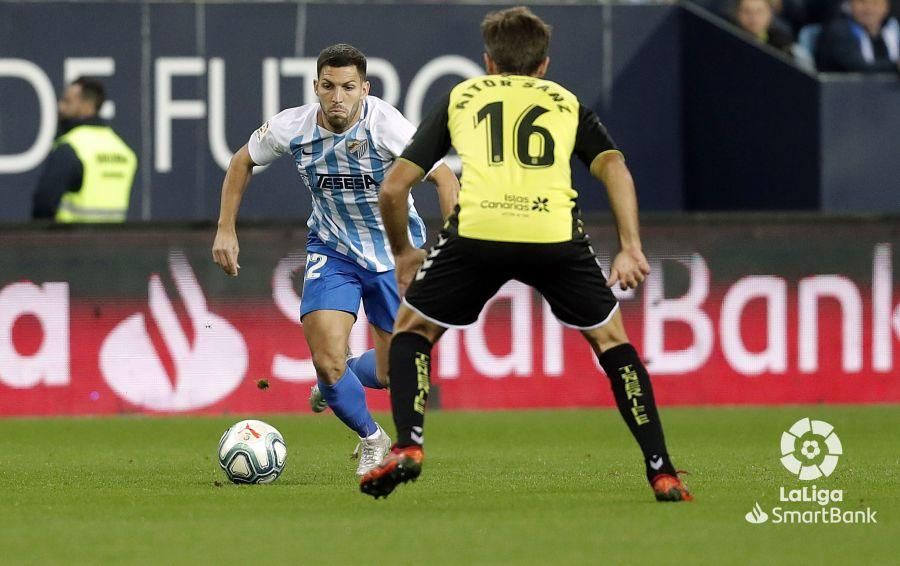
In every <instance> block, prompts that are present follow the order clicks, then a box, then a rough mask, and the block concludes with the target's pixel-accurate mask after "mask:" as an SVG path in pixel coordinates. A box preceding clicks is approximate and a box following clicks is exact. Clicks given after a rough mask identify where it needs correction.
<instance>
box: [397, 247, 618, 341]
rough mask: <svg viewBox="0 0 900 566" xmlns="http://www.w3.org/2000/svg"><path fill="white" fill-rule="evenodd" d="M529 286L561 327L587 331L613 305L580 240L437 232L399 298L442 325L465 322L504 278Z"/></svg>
mask: <svg viewBox="0 0 900 566" xmlns="http://www.w3.org/2000/svg"><path fill="white" fill-rule="evenodd" d="M511 279H516V280H518V281H521V282H522V283H525V284H526V285H530V286H531V287H534V288H535V289H536V290H537V291H538V292H539V293H540V294H541V295H543V296H544V298H545V299H546V300H547V302H548V303H549V304H550V307H551V309H552V310H553V314H554V315H555V316H556V318H557V319H559V321H560V322H561V323H563V324H565V325H566V326H571V327H574V328H578V329H581V330H589V329H592V328H597V327H599V326H602V325H603V324H605V323H606V322H608V321H609V320H610V318H612V315H613V313H615V311H616V310H617V308H618V306H619V304H618V302H617V301H616V298H615V296H613V293H612V291H611V290H610V289H609V288H608V287H607V286H606V277H605V276H604V275H603V272H602V270H601V269H600V264H598V263H597V258H596V257H595V256H594V250H593V248H591V245H590V243H589V242H588V241H587V240H586V239H579V240H574V241H569V242H561V243H558V244H526V243H516V242H492V241H488V240H474V239H471V238H463V237H460V236H457V235H455V234H448V233H446V232H442V233H441V235H440V238H439V239H438V242H437V244H435V245H434V247H433V248H431V250H430V251H429V253H428V257H427V259H426V260H425V262H424V263H423V264H422V267H421V268H420V269H419V271H418V273H416V277H415V279H414V280H413V282H412V284H411V285H410V286H409V289H408V290H407V292H406V296H405V297H404V299H403V301H404V302H405V303H406V305H407V306H408V307H411V308H412V309H413V310H414V311H416V312H417V313H419V314H420V315H422V316H424V317H425V318H426V319H428V320H430V321H431V322H434V323H436V324H439V325H441V326H443V327H458V326H468V325H470V324H473V323H474V322H476V321H477V320H478V315H479V313H481V309H482V308H484V305H485V303H487V302H488V300H489V299H490V298H491V297H493V296H494V295H495V294H496V293H497V291H498V290H499V289H500V287H502V286H503V284H504V283H506V282H507V281H509V280H511Z"/></svg>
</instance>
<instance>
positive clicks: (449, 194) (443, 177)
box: [426, 163, 459, 220]
mask: <svg viewBox="0 0 900 566" xmlns="http://www.w3.org/2000/svg"><path fill="white" fill-rule="evenodd" d="M426 179H427V180H428V181H430V182H432V183H434V186H435V189H436V190H437V194H438V202H439V203H440V205H441V216H442V217H443V218H444V220H447V218H449V217H450V215H451V214H453V209H454V208H456V203H457V202H458V201H459V179H457V178H456V174H455V173H453V170H452V169H450V168H449V167H447V165H446V164H444V163H441V164H440V165H438V166H437V167H435V168H434V171H432V172H431V174H430V175H428V176H427V177H426Z"/></svg>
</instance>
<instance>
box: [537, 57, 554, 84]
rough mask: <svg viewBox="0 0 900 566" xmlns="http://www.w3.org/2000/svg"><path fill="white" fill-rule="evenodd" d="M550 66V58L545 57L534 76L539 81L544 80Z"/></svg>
mask: <svg viewBox="0 0 900 566" xmlns="http://www.w3.org/2000/svg"><path fill="white" fill-rule="evenodd" d="M549 66H550V57H544V60H543V61H542V62H541V64H540V65H538V68H537V71H535V73H534V76H536V77H537V78H539V79H542V78H544V75H546V74H547V67H549Z"/></svg>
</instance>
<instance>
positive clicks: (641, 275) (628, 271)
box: [606, 249, 650, 291]
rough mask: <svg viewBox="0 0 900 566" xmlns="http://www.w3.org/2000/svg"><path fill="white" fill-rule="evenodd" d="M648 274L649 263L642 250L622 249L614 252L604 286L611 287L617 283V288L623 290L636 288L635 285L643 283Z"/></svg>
mask: <svg viewBox="0 0 900 566" xmlns="http://www.w3.org/2000/svg"><path fill="white" fill-rule="evenodd" d="M648 275H650V264H649V263H647V258H646V257H644V252H642V251H641V250H639V249H629V250H622V251H620V252H619V253H618V254H616V258H615V259H614V260H613V264H612V269H611V270H610V272H609V279H607V280H606V286H607V287H612V286H613V285H615V284H616V283H618V284H619V288H620V289H622V290H623V291H624V290H625V289H637V286H638V285H640V284H641V283H643V282H644V279H646V278H647V276H648Z"/></svg>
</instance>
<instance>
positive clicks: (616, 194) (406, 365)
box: [360, 7, 692, 501]
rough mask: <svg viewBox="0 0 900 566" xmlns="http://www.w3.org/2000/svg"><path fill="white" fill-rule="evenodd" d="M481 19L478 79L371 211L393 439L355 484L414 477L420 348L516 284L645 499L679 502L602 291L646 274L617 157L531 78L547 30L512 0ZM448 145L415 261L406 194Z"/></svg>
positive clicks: (541, 66)
mask: <svg viewBox="0 0 900 566" xmlns="http://www.w3.org/2000/svg"><path fill="white" fill-rule="evenodd" d="M481 27H482V34H483V36H484V42H485V48H486V53H485V54H484V60H485V65H486V67H487V71H488V75H487V76H482V77H476V78H473V79H469V80H466V81H464V82H462V83H460V84H459V85H457V86H456V87H455V88H453V90H451V91H450V93H449V94H448V95H446V96H445V97H444V98H443V99H442V100H441V102H440V103H439V104H438V105H437V106H436V107H435V108H434V109H433V110H432V111H431V113H430V114H429V115H428V116H427V117H426V118H425V119H424V120H423V122H422V124H421V125H420V126H419V129H418V131H417V132H416V134H415V136H414V137H413V139H412V141H411V142H410V144H409V145H408V146H407V148H406V149H405V150H404V152H403V154H402V156H401V158H400V159H398V160H397V162H396V163H395V165H394V167H393V168H392V169H391V171H390V172H389V173H388V176H387V179H386V180H385V182H384V184H383V186H382V189H381V195H380V197H379V206H380V208H381V213H382V217H383V219H384V223H385V229H386V232H387V235H388V238H389V239H390V244H391V249H392V251H393V254H394V260H395V265H396V277H397V283H398V286H399V289H400V294H401V295H403V294H404V292H405V298H404V301H403V304H402V305H401V307H400V310H399V312H398V314H397V322H396V326H395V328H394V335H393V339H392V341H391V348H390V355H389V364H388V366H389V369H388V372H389V375H390V383H391V404H392V407H393V415H394V423H395V424H396V425H397V443H396V444H395V445H394V447H393V449H392V451H391V453H390V454H389V455H388V456H387V458H385V460H384V462H383V463H382V464H381V465H380V466H379V467H377V468H375V469H373V470H372V471H370V472H369V473H368V474H366V475H365V476H364V477H363V479H362V480H361V483H360V489H361V490H362V492H363V493H367V494H369V495H372V496H375V497H376V498H377V497H382V496H387V495H388V494H390V493H391V492H392V491H393V490H394V488H395V487H396V486H397V485H399V484H400V483H404V482H407V481H409V480H413V479H415V478H417V477H418V476H419V474H420V473H421V469H422V463H423V460H424V453H423V451H422V444H423V441H424V429H423V427H424V422H425V404H426V400H427V398H428V390H429V382H430V359H431V349H432V346H433V345H434V344H435V342H437V340H438V339H439V338H440V337H441V335H442V334H443V333H444V331H445V330H446V329H447V328H450V327H461V326H467V325H470V324H472V323H474V322H475V321H476V320H477V318H478V314H479V313H480V312H481V309H482V308H483V307H484V304H485V303H486V302H487V301H488V299H490V298H491V297H492V296H493V295H494V294H495V293H496V292H497V291H498V290H499V289H500V287H501V286H502V285H503V284H504V283H506V282H507V281H509V280H510V279H517V280H519V281H522V282H523V283H526V284H528V285H531V286H532V287H534V288H535V289H537V290H538V291H539V292H540V293H541V294H542V295H543V296H544V298H545V299H546V300H547V302H548V303H550V306H551V308H552V310H553V314H554V315H555V316H556V317H557V318H558V319H559V320H560V322H562V323H563V324H565V325H567V326H570V327H574V328H577V329H579V330H580V331H581V333H582V334H583V335H584V337H585V338H586V339H587V341H588V342H589V343H590V344H591V346H592V347H593V349H594V352H596V354H597V357H598V359H599V360H600V365H601V366H602V367H603V369H604V371H605V372H606V374H607V376H608V377H609V380H610V383H611V385H612V390H613V394H614V396H615V399H616V404H617V405H618V407H619V411H620V412H621V414H622V417H623V418H624V419H625V421H626V423H627V424H628V427H629V429H630V430H631V432H632V434H633V435H634V437H635V439H636V440H637V442H638V444H639V445H640V447H641V451H642V452H643V455H644V461H645V465H646V472H647V479H648V481H649V482H650V485H651V487H652V488H653V491H654V493H655V495H656V498H657V499H658V500H660V501H685V500H690V499H691V498H692V496H691V494H690V493H689V492H688V491H687V489H686V488H685V486H684V484H683V483H682V482H681V481H680V480H679V479H678V475H677V473H676V471H675V468H674V466H673V465H672V462H671V461H670V459H669V455H668V451H667V450H666V444H665V439H664V437H663V431H662V426H661V424H660V420H659V414H658V412H657V410H656V403H655V402H654V399H653V389H652V387H651V384H650V378H649V376H648V374H647V370H646V368H645V367H644V364H643V363H642V362H641V359H640V358H639V357H638V354H637V351H636V350H635V349H634V347H633V346H632V345H631V344H630V343H629V342H628V336H627V335H626V333H625V327H624V325H623V323H622V316H621V314H620V312H619V308H618V307H619V305H618V303H617V301H616V299H615V297H614V296H613V294H612V291H611V290H610V287H612V286H613V285H616V284H618V285H619V286H620V287H621V288H622V289H626V288H632V289H633V288H636V287H637V286H638V285H639V284H640V283H641V282H643V281H644V278H645V277H646V276H647V274H648V273H649V272H650V267H649V265H648V264H647V260H646V258H645V257H644V253H643V251H642V250H641V240H640V236H639V234H638V214H637V199H636V197H635V190H634V182H633V180H632V178H631V174H630V173H629V171H628V168H627V167H626V166H625V160H624V158H623V157H622V154H621V153H620V152H619V151H618V150H617V149H616V145H615V144H614V143H613V141H612V140H611V139H610V137H609V136H608V135H607V133H606V129H605V128H604V127H603V125H602V124H601V123H600V121H599V119H598V118H597V116H596V115H595V114H594V113H593V112H592V111H591V110H590V109H588V108H585V107H584V106H582V105H581V104H580V103H579V101H578V98H576V97H575V95H574V94H572V93H571V92H569V91H567V90H566V89H565V88H563V87H562V86H560V85H558V84H556V83H554V82H551V81H548V80H544V79H543V76H544V74H545V73H546V71H547V66H548V64H549V61H550V60H549V58H548V57H547V48H548V45H549V41H550V28H549V26H548V25H547V24H545V23H544V22H543V21H542V20H541V19H540V18H538V17H537V16H535V15H534V14H533V13H532V12H531V11H530V10H528V9H527V8H523V7H518V8H511V9H508V10H503V11H499V12H494V13H491V14H488V15H487V16H486V17H485V19H484V21H483V22H482V26H481ZM450 146H453V147H454V148H456V151H457V152H458V153H459V155H460V157H461V158H462V164H463V165H462V189H461V190H460V193H459V204H458V206H457V208H456V211H455V213H454V214H453V215H452V216H451V217H450V219H449V220H448V221H447V224H446V225H445V227H444V230H443V231H442V232H441V235H440V237H439V239H438V242H437V243H436V244H435V246H434V247H433V248H432V249H431V251H430V252H429V253H428V255H427V257H426V255H425V252H424V251H422V250H419V249H417V248H416V247H415V246H413V245H412V244H411V243H410V241H409V238H408V235H407V206H406V200H407V197H408V195H409V191H410V188H411V186H412V185H413V184H415V183H416V182H418V181H419V180H420V179H421V178H422V176H423V175H424V174H425V172H426V171H429V170H430V169H431V166H432V164H434V163H435V162H437V161H438V160H439V159H440V158H442V157H443V156H444V155H445V154H446V153H447V151H448V150H449V149H450ZM572 155H575V156H577V157H578V158H579V159H580V160H581V161H582V162H584V163H585V164H587V165H588V167H590V171H591V174H592V175H593V176H594V177H596V178H597V179H599V180H600V181H602V182H603V184H604V185H605V186H606V190H607V193H608V194H609V201H610V203H611V206H612V212H613V215H614V216H615V220H616V226H617V227H618V232H619V245H620V247H621V249H620V251H619V253H618V254H617V255H616V257H615V259H614V261H613V264H612V269H611V272H610V277H609V278H608V279H607V278H606V277H605V276H604V274H603V273H602V272H601V270H600V266H599V264H598V263H597V260H596V257H595V254H594V250H593V249H592V248H591V244H590V241H589V239H588V236H587V234H585V233H584V228H583V224H582V222H581V220H580V218H579V216H580V214H579V212H578V208H577V207H576V205H575V199H576V198H577V196H578V192H577V191H576V190H575V189H574V188H573V187H572V181H571V170H570V166H569V163H570V159H571V157H572Z"/></svg>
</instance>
